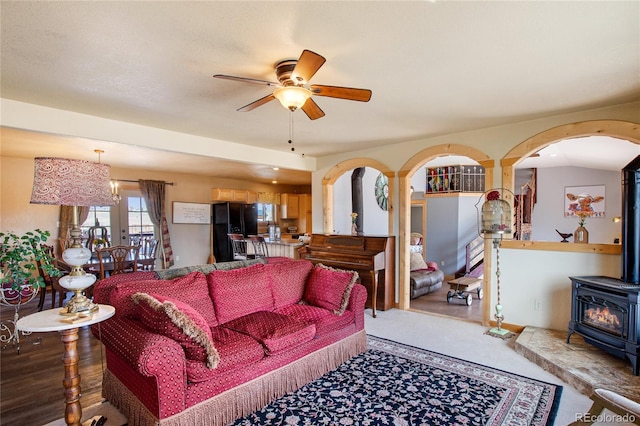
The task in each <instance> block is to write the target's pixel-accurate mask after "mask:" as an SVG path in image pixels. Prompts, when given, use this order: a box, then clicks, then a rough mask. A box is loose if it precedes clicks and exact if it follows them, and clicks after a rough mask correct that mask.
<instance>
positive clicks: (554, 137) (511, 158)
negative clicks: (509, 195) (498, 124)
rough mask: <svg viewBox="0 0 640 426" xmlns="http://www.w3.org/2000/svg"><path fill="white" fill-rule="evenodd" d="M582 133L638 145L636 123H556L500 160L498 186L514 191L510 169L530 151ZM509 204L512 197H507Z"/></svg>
mask: <svg viewBox="0 0 640 426" xmlns="http://www.w3.org/2000/svg"><path fill="white" fill-rule="evenodd" d="M584 136H611V137H614V138H618V139H625V140H628V141H629V142H632V143H635V144H638V145H640V124H638V123H632V122H629V121H620V120H592V121H581V122H577V123H571V124H565V125H562V126H557V127H554V128H552V129H549V130H545V131H544V132H540V133H538V134H537V135H535V136H532V137H530V138H529V139H527V140H525V141H523V142H521V143H520V144H518V145H516V146H515V147H513V148H512V149H511V150H510V151H509V152H508V153H507V154H506V155H505V156H504V157H503V158H502V160H500V165H501V167H502V185H503V186H504V187H505V188H506V189H508V190H509V191H511V192H514V176H515V175H514V168H515V166H516V165H517V164H518V163H519V162H520V161H522V160H524V159H525V158H527V157H528V156H530V155H531V154H533V153H535V152H536V151H539V150H541V149H542V148H544V147H546V146H549V145H551V144H553V143H556V142H559V141H561V140H564V139H571V138H578V137H584ZM509 203H510V204H511V205H513V200H509Z"/></svg>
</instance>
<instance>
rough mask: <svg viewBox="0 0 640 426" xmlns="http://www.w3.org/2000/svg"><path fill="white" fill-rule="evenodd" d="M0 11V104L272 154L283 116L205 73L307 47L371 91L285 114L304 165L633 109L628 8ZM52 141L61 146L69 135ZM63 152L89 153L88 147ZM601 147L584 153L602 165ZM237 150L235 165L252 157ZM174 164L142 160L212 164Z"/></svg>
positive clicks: (147, 5)
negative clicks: (623, 106)
mask: <svg viewBox="0 0 640 426" xmlns="http://www.w3.org/2000/svg"><path fill="white" fill-rule="evenodd" d="M0 7H1V36H2V40H1V49H2V63H1V73H2V74H1V86H0V90H1V95H2V97H3V98H8V99H12V100H18V101H22V102H27V103H33V104H37V105H43V106H49V107H53V108H58V109H62V110H68V111H80V112H83V113H85V114H90V115H95V116H99V117H104V118H109V119H114V120H119V121H125V122H131V123H137V124H142V125H146V126H152V127H158V128H162V129H168V130H173V131H177V132H183V133H188V134H193V135H198V136H205V137H208V138H212V139H218V140H224V141H230V142H236V143H242V144H247V145H252V146H259V147H263V148H268V149H274V150H281V151H283V152H289V148H290V146H289V144H287V139H289V113H288V112H287V111H286V110H285V109H283V108H282V107H281V106H280V105H279V104H278V103H277V102H270V103H268V104H266V105H264V106H262V107H260V108H257V109H255V110H253V111H251V112H242V113H241V112H237V111H236V109H237V108H239V107H241V106H244V105H246V104H248V103H250V102H252V101H254V100H256V99H259V98H261V97H263V96H265V95H267V94H269V93H270V91H272V88H270V87H268V86H260V85H252V84H243V83H238V82H234V81H227V80H220V79H214V78H212V75H213V74H217V73H221V74H231V75H237V76H245V77H250V78H256V79H262V80H271V81H275V75H274V73H273V65H274V64H275V63H276V62H278V61H280V60H282V59H289V58H291V59H296V58H297V57H298V56H299V55H300V53H301V51H302V50H303V49H310V50H313V51H315V52H317V53H319V54H321V55H323V56H324V57H325V58H326V59H327V62H326V63H325V64H324V66H323V67H322V68H321V69H320V70H319V71H318V73H317V74H316V75H315V76H314V77H313V78H312V80H311V82H312V83H316V84H326V85H336V86H349V87H359V88H368V89H371V90H372V91H373V96H372V99H371V101H370V102H368V103H361V102H352V101H345V100H340V99H332V98H327V97H316V98H315V100H316V102H317V103H318V104H319V106H320V107H321V108H322V109H323V110H324V112H325V113H326V116H325V117H323V118H321V119H318V120H314V121H311V120H309V119H308V118H307V117H306V116H305V115H304V114H303V113H302V111H298V112H296V113H294V135H295V138H294V140H295V145H296V152H298V153H301V154H302V153H304V154H305V155H308V156H322V155H327V154H332V153H337V152H347V151H352V150H357V149H363V148H366V147H371V146H377V145H383V144H391V143H396V142H400V141H408V140H415V139H421V138H426V137H432V136H436V135H442V134H448V133H454V132H461V131H467V130H472V129H477V128H484V127H490V126H498V125H502V124H506V123H510V122H516V121H524V120H530V119H535V118H541V117H545V116H551V115H556V114H560V113H566V112H571V111H577V110H585V109H591V108H598V107H602V106H606V105H613V104H619V103H625V102H630V101H636V100H638V99H640V2H637V1H624V2H608V1H571V2H539V1H519V2H506V1H494V2H488V1H470V2H465V1H458V2H454V1H407V2H397V1H378V2H373V1H371V2H345V1H335V2H328V1H296V2H282V1H262V2H242V1H201V2H155V1H144V2H143V1H141V2H108V1H94V2H61V1H57V2H41V1H35V2H32V1H16V2H8V1H2V3H1V5H0ZM6 135H7V132H5V131H3V140H2V152H3V155H6V153H8V152H11V151H10V150H11V149H13V150H14V152H20V153H21V154H20V155H26V154H24V151H27V148H25V147H15V146H14V147H13V148H12V146H11V145H16V144H18V143H17V142H16V143H12V139H11V138H8V137H6ZM66 143H68V144H69V145H65V147H66V149H67V150H68V149H69V148H70V147H72V146H74V145H71V144H72V143H78V141H77V140H73V141H67V142H66ZM101 143H107V142H101ZM31 145H33V146H34V147H38V146H39V147H40V148H42V149H53V148H52V147H51V144H49V145H46V144H45V145H43V144H39V143H37V142H35V141H34V142H33V143H32V144H31ZM115 145H116V144H112V145H110V146H108V149H109V150H116V152H117V155H114V156H113V157H114V160H110V163H111V164H112V165H114V166H123V167H127V166H129V165H128V164H127V162H133V163H134V164H135V165H136V166H140V161H139V159H140V158H141V157H142V156H143V155H142V154H143V153H142V152H137V153H136V155H130V154H129V151H128V150H129V149H130V147H127V146H115ZM76 146H81V147H83V149H85V150H86V148H87V144H86V141H84V145H82V144H80V145H76ZM47 147H49V148H47ZM74 147H75V146H74ZM94 148H101V149H102V147H100V146H95V147H94V146H92V147H91V151H92V150H93V149H94ZM134 149H138V150H144V149H143V148H139V147H138V148H134ZM176 149H177V150H179V147H177V148H176ZM213 149H215V147H214V146H212V150H213ZM108 152H109V151H108ZM111 152H113V151H111ZM614 152H615V151H614V150H611V149H605V150H604V151H602V152H599V153H598V154H597V155H598V158H599V159H600V162H601V163H602V162H603V161H602V158H603V157H602V155H604V154H605V153H606V154H611V153H614ZM250 153H251V151H250V150H249V151H248V161H258V160H259V159H254V158H251V155H250ZM91 154H92V153H91ZM37 155H49V154H46V153H44V152H39V153H38V154H37ZM144 155H145V156H147V155H148V152H145V153H144ZM175 155H176V154H175V153H164V152H156V153H154V156H153V157H152V160H153V161H151V162H152V163H153V164H162V163H165V167H168V168H172V169H174V170H176V171H189V172H199V171H200V170H201V169H202V170H207V174H209V175H211V174H212V173H211V170H212V169H216V168H217V165H218V163H212V160H211V159H205V158H200V159H197V158H196V159H193V158H190V157H186V156H185V157H184V158H181V157H177V160H176V157H175ZM32 156H33V155H32ZM167 160H168V161H169V163H168V164H166V163H167ZM190 160H193V161H190ZM212 164H215V165H216V166H215V167H212ZM226 165H228V166H231V164H226ZM572 165H578V164H572ZM158 167H160V166H158ZM179 169H185V170H179ZM220 169H221V170H224V169H225V163H224V162H223V163H220ZM302 174H303V176H304V179H306V182H309V176H308V175H309V174H308V173H302ZM269 179H270V178H269Z"/></svg>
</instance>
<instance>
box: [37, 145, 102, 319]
mask: <svg viewBox="0 0 640 426" xmlns="http://www.w3.org/2000/svg"><path fill="white" fill-rule="evenodd" d="M110 175H111V166H109V165H108V164H102V163H94V162H91V161H85V160H71V159H67V158H54V157H38V158H36V159H35V168H34V174H33V190H32V193H31V203H33V204H55V205H60V206H72V207H73V223H72V226H71V230H70V235H71V238H72V239H73V244H72V246H71V247H70V248H67V249H65V251H64V252H63V253H62V259H63V260H64V261H65V262H66V263H67V264H69V265H71V266H72V270H71V272H70V273H69V275H66V276H64V277H62V278H60V281H59V282H60V285H61V286H62V287H64V288H66V289H68V290H73V291H75V295H74V296H73V297H72V298H71V300H70V301H69V302H68V303H67V305H65V308H64V310H63V312H62V314H64V315H66V314H76V313H78V312H85V311H89V312H92V311H95V310H96V309H97V305H95V304H93V302H91V300H89V299H88V298H87V297H86V296H84V295H83V294H82V291H83V290H84V289H86V288H88V287H90V286H91V285H93V283H94V282H95V281H96V277H95V275H92V274H87V273H85V271H84V270H83V265H84V264H85V263H86V262H87V261H88V260H89V259H90V258H91V250H89V249H88V248H86V247H83V246H82V245H81V243H80V241H81V235H82V231H81V230H80V224H79V223H78V207H79V206H110V205H113V204H114V199H113V195H112V193H111V185H110V178H111V176H110Z"/></svg>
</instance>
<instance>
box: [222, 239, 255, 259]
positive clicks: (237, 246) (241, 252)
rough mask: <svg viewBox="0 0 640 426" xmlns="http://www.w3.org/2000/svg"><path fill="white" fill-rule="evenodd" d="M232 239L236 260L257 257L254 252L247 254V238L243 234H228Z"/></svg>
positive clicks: (232, 248)
mask: <svg viewBox="0 0 640 426" xmlns="http://www.w3.org/2000/svg"><path fill="white" fill-rule="evenodd" d="M227 236H228V237H229V240H230V241H231V250H232V253H233V259H234V260H247V259H253V258H255V255H253V254H247V240H246V239H245V238H244V235H242V234H227Z"/></svg>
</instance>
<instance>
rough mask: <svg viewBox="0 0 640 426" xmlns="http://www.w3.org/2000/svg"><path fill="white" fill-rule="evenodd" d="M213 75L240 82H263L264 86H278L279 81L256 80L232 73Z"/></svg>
mask: <svg viewBox="0 0 640 426" xmlns="http://www.w3.org/2000/svg"><path fill="white" fill-rule="evenodd" d="M213 77H215V78H222V79H225V80H232V81H239V82H240V83H252V84H264V85H266V86H280V83H274V82H273V81H267V80H258V79H255V78H247V77H236V76H233V75H225V74H215V75H214V76H213Z"/></svg>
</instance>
